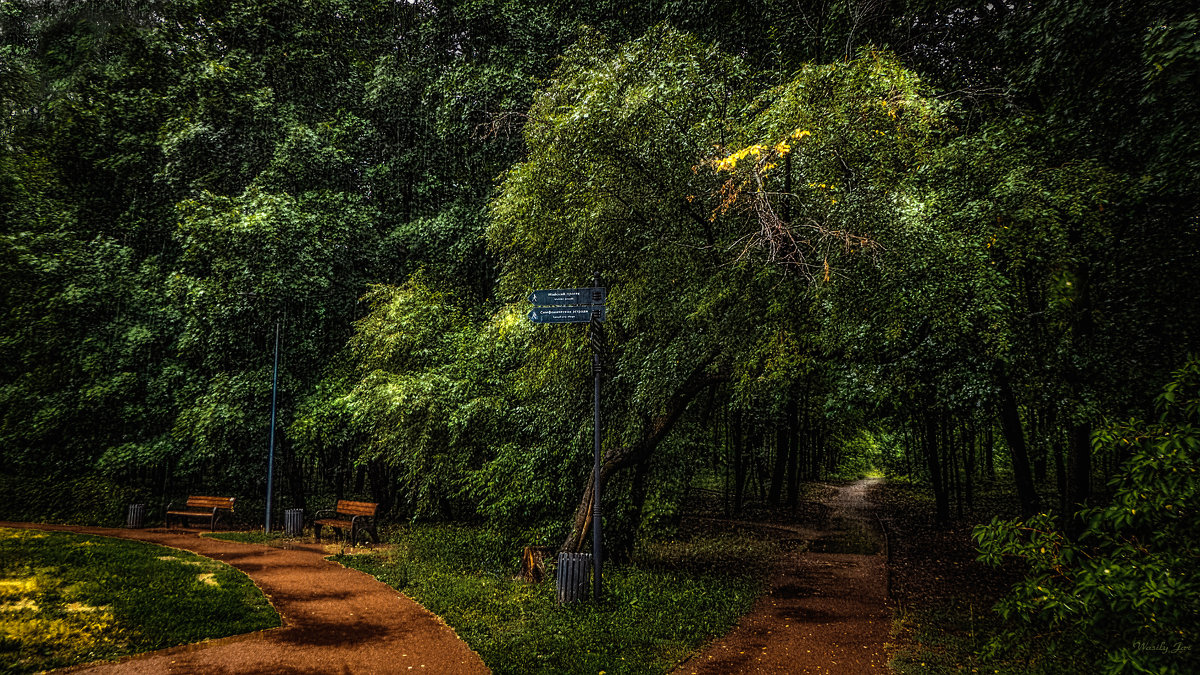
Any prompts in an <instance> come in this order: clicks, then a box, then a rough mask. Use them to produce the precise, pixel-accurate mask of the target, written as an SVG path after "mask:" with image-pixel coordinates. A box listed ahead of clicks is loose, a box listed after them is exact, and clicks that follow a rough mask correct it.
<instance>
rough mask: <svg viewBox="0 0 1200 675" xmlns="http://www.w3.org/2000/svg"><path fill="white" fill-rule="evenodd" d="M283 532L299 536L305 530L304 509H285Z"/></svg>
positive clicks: (291, 535) (290, 535)
mask: <svg viewBox="0 0 1200 675" xmlns="http://www.w3.org/2000/svg"><path fill="white" fill-rule="evenodd" d="M283 532H284V534H286V535H287V536H289V537H299V536H300V535H301V534H302V533H303V532H304V509H284V511H283Z"/></svg>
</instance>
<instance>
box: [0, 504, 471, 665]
mask: <svg viewBox="0 0 1200 675" xmlns="http://www.w3.org/2000/svg"><path fill="white" fill-rule="evenodd" d="M0 527H22V528H34V529H42V530H59V531H70V532H80V533H84V534H97V535H104V536H110V537H120V538H123V539H136V540H141V541H148V542H151V543H154V544H160V545H163V546H170V547H172V548H178V549H183V550H185V551H192V552H193V553H198V554H200V555H203V556H207V557H209V558H213V559H215V560H220V561H222V562H226V563H228V564H230V565H232V566H233V567H236V568H237V569H239V570H241V571H243V572H245V573H246V574H247V575H249V577H250V578H251V579H252V580H253V581H254V583H255V584H257V585H258V587H259V588H260V589H262V591H263V593H265V594H266V596H267V598H268V599H269V600H270V601H271V604H272V605H273V606H274V607H275V609H276V611H278V612H279V615H280V617H281V619H282V622H283V625H282V626H281V627H279V628H274V629H270V630H264V631H259V632H256V633H249V634H246V635H238V636H233V637H228V638H221V639H217V640H207V641H204V642H200V643H196V644H192V645H184V646H180V647H172V648H170V649H164V650H160V651H156V652H149V653H146V654H140V655H137V656H132V657H129V658H127V659H124V660H122V661H119V662H116V663H92V664H85V665H82V666H76V667H73V668H70V669H68V671H67V672H72V673H121V674H123V675H124V674H130V673H211V674H216V673H239V674H250V673H264V674H265V673H355V674H358V673H409V672H411V673H438V674H441V673H486V672H488V669H487V667H486V666H485V665H484V664H483V661H482V660H481V659H480V658H479V655H478V654H476V653H475V652H473V651H471V649H470V648H469V647H468V646H467V645H466V643H464V642H463V641H462V640H460V639H459V638H458V636H457V635H455V633H454V631H453V630H452V629H451V628H450V627H449V626H447V625H446V624H445V623H443V622H442V620H441V619H439V618H438V617H437V616H435V615H434V614H432V613H431V612H429V611H428V610H426V609H425V608H424V607H421V606H420V605H418V604H417V603H416V602H413V601H412V600H410V599H409V598H408V597H406V596H404V595H402V594H400V593H398V592H396V591H395V590H394V589H392V588H390V587H388V586H387V585H385V584H383V583H381V582H379V581H377V580H375V579H374V578H372V577H370V576H367V575H366V574H363V573H361V572H358V571H355V570H351V569H347V568H345V567H342V566H341V565H338V564H337V563H334V562H330V561H328V560H326V559H325V557H326V556H327V555H329V553H328V552H326V550H325V548H324V547H323V546H322V545H320V544H296V545H294V546H293V547H291V548H288V549H284V548H273V547H267V546H262V545H256V544H238V543H234V542H227V541H220V540H217V539H210V538H208V537H200V536H198V533H197V532H196V531H195V530H191V531H186V530H168V529H146V530H126V529H114V528H100V527H77V526H61V525H40V524H32V523H5V522H0Z"/></svg>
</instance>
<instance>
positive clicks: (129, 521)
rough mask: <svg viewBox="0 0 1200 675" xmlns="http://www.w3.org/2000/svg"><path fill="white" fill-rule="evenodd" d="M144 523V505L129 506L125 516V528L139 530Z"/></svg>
mask: <svg viewBox="0 0 1200 675" xmlns="http://www.w3.org/2000/svg"><path fill="white" fill-rule="evenodd" d="M145 522H146V505H145V504H130V505H129V511H128V513H126V514H125V527H127V528H130V529H133V530H137V529H141V528H142V527H143V526H144V525H145Z"/></svg>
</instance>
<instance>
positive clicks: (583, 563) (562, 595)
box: [554, 553, 592, 605]
mask: <svg viewBox="0 0 1200 675" xmlns="http://www.w3.org/2000/svg"><path fill="white" fill-rule="evenodd" d="M591 576H592V554H591V553H559V554H558V571H557V572H556V573H555V575H554V581H555V588H556V589H557V591H558V604H560V605H569V604H571V603H573V602H578V601H579V600H584V599H586V598H587V597H588V587H589V586H590V583H589V582H590V581H591Z"/></svg>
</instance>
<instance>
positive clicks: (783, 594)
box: [675, 478, 891, 675]
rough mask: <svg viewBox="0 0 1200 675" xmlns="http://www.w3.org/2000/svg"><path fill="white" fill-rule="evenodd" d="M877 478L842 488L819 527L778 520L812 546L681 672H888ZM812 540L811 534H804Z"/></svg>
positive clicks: (790, 561)
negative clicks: (872, 506)
mask: <svg viewBox="0 0 1200 675" xmlns="http://www.w3.org/2000/svg"><path fill="white" fill-rule="evenodd" d="M878 482H879V479H871V478H868V479H864V480H860V481H856V482H854V483H851V484H849V485H846V486H843V487H841V488H839V489H838V491H837V493H836V494H835V495H834V496H833V497H832V498H831V499H830V500H828V501H827V502H825V503H826V505H828V506H829V507H830V508H831V511H830V513H829V522H828V524H827V525H824V526H822V527H820V528H819V529H813V530H810V529H809V528H807V527H785V526H777V525H775V526H772V527H773V528H775V529H781V530H789V531H792V532H796V533H803V534H805V535H807V534H808V533H809V532H811V535H809V536H811V537H812V541H811V542H810V543H809V546H808V550H807V551H800V552H796V553H791V554H789V558H788V559H787V560H785V561H783V562H782V564H780V565H779V568H778V569H777V571H776V572H775V574H774V575H773V576H772V578H771V589H770V591H769V592H768V593H767V594H766V595H764V596H763V597H761V598H759V600H758V602H757V603H756V604H755V606H754V609H752V610H751V611H750V613H749V614H747V615H746V616H744V617H742V619H741V621H739V622H738V625H737V626H736V627H735V628H734V629H733V630H732V631H731V632H730V633H729V634H728V635H726V636H724V637H722V638H719V639H717V640H716V641H715V642H714V643H713V644H711V645H709V646H708V647H707V648H705V649H704V650H703V651H701V652H700V653H699V654H697V655H695V656H693V657H692V658H691V659H689V660H688V661H686V662H684V663H683V664H682V665H681V666H680V667H679V668H678V669H677V670H676V671H675V672H676V673H677V674H681V675H689V674H693V673H695V674H700V673H711V674H714V675H719V674H723V673H846V674H847V675H860V674H861V673H887V672H890V669H889V668H888V666H887V661H888V655H887V653H886V652H885V651H884V646H885V645H886V644H887V642H888V638H889V633H890V627H891V621H890V617H889V613H888V609H887V567H886V560H885V557H884V555H882V549H883V546H882V541H881V539H880V537H879V535H878V533H877V532H876V530H875V528H874V526H873V524H872V522H871V514H870V510H869V505H868V502H867V493H868V492H869V491H870V490H871V488H872V487H873V486H874V485H875V484H876V483H878ZM806 538H808V536H806Z"/></svg>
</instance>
